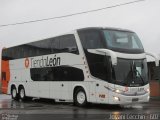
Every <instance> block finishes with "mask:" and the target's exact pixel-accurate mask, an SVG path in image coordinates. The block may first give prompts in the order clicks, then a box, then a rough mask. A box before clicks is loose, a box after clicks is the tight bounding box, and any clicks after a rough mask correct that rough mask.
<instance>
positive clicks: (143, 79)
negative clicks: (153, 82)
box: [135, 69, 145, 85]
mask: <svg viewBox="0 0 160 120" xmlns="http://www.w3.org/2000/svg"><path fill="white" fill-rule="evenodd" d="M135 72H137V73H138V75H139V77H140V78H141V80H142V82H143V85H144V84H145V82H144V79H143V77H142V75H141V74H140V72H139V71H138V70H137V69H135Z"/></svg>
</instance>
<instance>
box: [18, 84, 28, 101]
mask: <svg viewBox="0 0 160 120" xmlns="http://www.w3.org/2000/svg"><path fill="white" fill-rule="evenodd" d="M19 97H20V99H21V100H22V101H25V100H26V99H27V97H26V94H25V89H24V87H22V86H21V87H20V89H19Z"/></svg>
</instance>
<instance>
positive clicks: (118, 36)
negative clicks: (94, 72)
mask: <svg viewBox="0 0 160 120" xmlns="http://www.w3.org/2000/svg"><path fill="white" fill-rule="evenodd" d="M103 33H104V38H105V42H106V44H107V47H108V48H109V49H112V50H114V51H119V52H125V51H128V50H129V51H130V52H135V51H139V52H144V50H143V46H142V44H141V42H140V39H139V38H138V36H137V35H136V33H134V32H127V31H118V30H103Z"/></svg>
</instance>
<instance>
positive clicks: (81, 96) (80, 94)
mask: <svg viewBox="0 0 160 120" xmlns="http://www.w3.org/2000/svg"><path fill="white" fill-rule="evenodd" d="M74 104H75V105H77V106H79V107H84V106H86V105H87V97H86V93H85V91H84V89H83V88H78V89H77V90H76V91H75V94H74Z"/></svg>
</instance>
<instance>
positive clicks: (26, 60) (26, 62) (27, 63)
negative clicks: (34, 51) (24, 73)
mask: <svg viewBox="0 0 160 120" xmlns="http://www.w3.org/2000/svg"><path fill="white" fill-rule="evenodd" d="M25 67H26V68H28V67H29V59H28V58H26V59H25Z"/></svg>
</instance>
